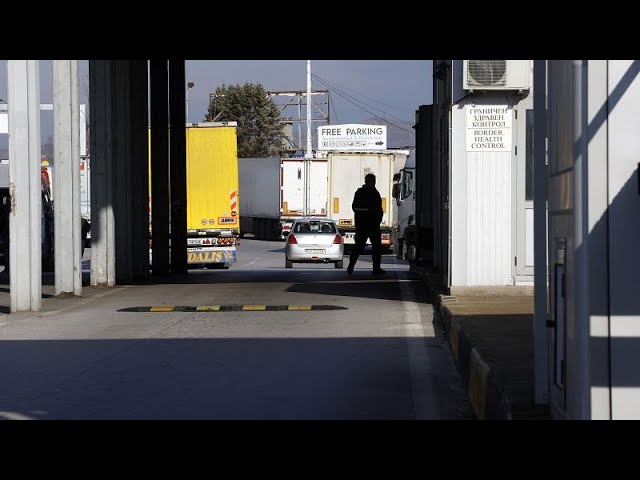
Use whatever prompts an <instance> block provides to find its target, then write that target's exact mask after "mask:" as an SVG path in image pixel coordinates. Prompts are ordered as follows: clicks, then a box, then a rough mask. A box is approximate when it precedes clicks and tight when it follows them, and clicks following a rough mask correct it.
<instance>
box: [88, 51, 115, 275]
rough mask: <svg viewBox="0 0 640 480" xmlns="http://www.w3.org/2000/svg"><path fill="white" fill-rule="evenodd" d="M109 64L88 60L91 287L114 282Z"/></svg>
mask: <svg viewBox="0 0 640 480" xmlns="http://www.w3.org/2000/svg"><path fill="white" fill-rule="evenodd" d="M112 63H113V62H112V61H111V60H90V61H89V98H90V104H91V116H90V124H91V150H90V151H91V156H92V158H91V285H94V286H109V287H113V286H114V285H115V282H116V263H115V234H114V230H115V228H114V227H115V226H114V215H113V198H112V185H113V180H112V175H113V152H112V145H113V88H112Z"/></svg>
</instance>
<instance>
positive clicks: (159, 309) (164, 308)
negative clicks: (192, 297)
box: [149, 305, 176, 312]
mask: <svg viewBox="0 0 640 480" xmlns="http://www.w3.org/2000/svg"><path fill="white" fill-rule="evenodd" d="M175 308H176V307H175V306H174V305H167V306H164V305H161V306H155V307H151V308H150V309H149V311H150V312H173V310H174V309H175Z"/></svg>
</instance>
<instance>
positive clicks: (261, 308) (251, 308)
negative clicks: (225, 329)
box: [242, 305, 267, 310]
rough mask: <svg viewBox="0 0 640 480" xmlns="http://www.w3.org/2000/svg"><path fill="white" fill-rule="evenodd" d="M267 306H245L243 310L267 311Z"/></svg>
mask: <svg viewBox="0 0 640 480" xmlns="http://www.w3.org/2000/svg"><path fill="white" fill-rule="evenodd" d="M266 309H267V306H266V305H243V306H242V310H266Z"/></svg>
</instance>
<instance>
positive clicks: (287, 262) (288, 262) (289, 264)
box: [284, 258, 293, 268]
mask: <svg viewBox="0 0 640 480" xmlns="http://www.w3.org/2000/svg"><path fill="white" fill-rule="evenodd" d="M284 266H285V268H293V262H292V261H291V260H289V259H288V258H287V259H286V260H285V262H284Z"/></svg>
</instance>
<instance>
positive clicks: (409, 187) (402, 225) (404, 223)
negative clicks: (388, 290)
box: [392, 150, 416, 261]
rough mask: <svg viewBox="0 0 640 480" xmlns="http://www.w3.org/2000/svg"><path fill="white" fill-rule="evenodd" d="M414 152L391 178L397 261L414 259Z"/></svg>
mask: <svg viewBox="0 0 640 480" xmlns="http://www.w3.org/2000/svg"><path fill="white" fill-rule="evenodd" d="M415 171H416V157H415V150H413V151H411V153H410V154H409V156H408V157H407V160H406V161H405V164H404V167H403V168H402V169H401V170H400V171H399V172H398V173H396V174H395V175H394V176H393V191H392V196H393V198H394V200H395V202H396V206H397V212H398V216H397V218H398V223H397V228H395V229H394V231H393V235H394V239H393V243H394V245H395V250H396V256H397V257H398V258H399V259H406V260H409V261H413V260H415V258H416V231H415V229H416V225H415V217H416V201H415Z"/></svg>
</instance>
